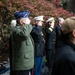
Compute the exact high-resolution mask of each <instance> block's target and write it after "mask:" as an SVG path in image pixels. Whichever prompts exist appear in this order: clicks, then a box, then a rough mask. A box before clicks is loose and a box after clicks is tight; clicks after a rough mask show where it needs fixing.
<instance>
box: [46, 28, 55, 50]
mask: <svg viewBox="0 0 75 75" xmlns="http://www.w3.org/2000/svg"><path fill="white" fill-rule="evenodd" d="M45 32H46V43H45V48H46V49H55V41H56V33H55V30H54V29H53V28H51V27H47V28H46V29H45Z"/></svg>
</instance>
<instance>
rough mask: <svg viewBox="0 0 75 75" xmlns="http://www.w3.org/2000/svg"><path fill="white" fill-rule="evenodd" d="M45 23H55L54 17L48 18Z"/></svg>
mask: <svg viewBox="0 0 75 75" xmlns="http://www.w3.org/2000/svg"><path fill="white" fill-rule="evenodd" d="M46 22H55V20H54V17H51V18H49V19H48V20H47V21H46Z"/></svg>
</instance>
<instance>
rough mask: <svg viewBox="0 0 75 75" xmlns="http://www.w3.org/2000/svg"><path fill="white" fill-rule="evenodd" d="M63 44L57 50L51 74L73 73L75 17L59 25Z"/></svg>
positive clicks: (74, 70) (63, 74)
mask: <svg viewBox="0 0 75 75" xmlns="http://www.w3.org/2000/svg"><path fill="white" fill-rule="evenodd" d="M61 31H62V35H63V36H62V37H63V41H64V45H63V46H62V47H61V48H60V49H58V50H57V52H56V55H55V62H54V65H53V70H52V75H75V17H69V18H67V19H65V20H64V22H63V23H62V25H61Z"/></svg>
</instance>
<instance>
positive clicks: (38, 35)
mask: <svg viewBox="0 0 75 75" xmlns="http://www.w3.org/2000/svg"><path fill="white" fill-rule="evenodd" d="M34 20H35V22H36V24H35V26H33V29H32V32H31V35H32V38H33V40H34V45H35V69H34V75H41V70H42V65H43V51H44V38H43V33H42V25H43V16H37V17H35V18H34Z"/></svg>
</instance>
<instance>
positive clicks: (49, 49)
mask: <svg viewBox="0 0 75 75" xmlns="http://www.w3.org/2000/svg"><path fill="white" fill-rule="evenodd" d="M29 15H30V12H29V11H27V10H25V11H19V12H16V13H14V16H15V18H16V19H15V20H13V21H12V22H11V28H12V30H11V34H10V67H11V71H10V74H11V75H41V70H42V66H43V56H44V54H45V55H46V60H47V63H46V65H47V67H48V68H49V71H50V73H49V74H50V75H63V74H64V73H62V72H63V68H65V67H66V68H68V67H70V66H63V65H64V63H67V61H66V60H67V59H66V57H65V56H64V57H63V55H62V53H63V52H60V51H63V50H65V49H66V48H63V46H64V44H65V42H64V40H65V37H63V36H65V35H64V34H67V33H68V32H69V31H70V32H72V33H70V34H68V36H69V38H70V42H71V40H72V39H73V41H75V36H74V35H75V25H74V24H75V23H74V20H75V18H74V17H72V18H69V19H67V20H64V19H63V18H62V17H60V18H58V25H56V26H55V18H54V17H50V18H49V19H48V20H47V21H46V25H45V29H44V32H45V33H43V31H42V30H43V22H45V20H44V16H43V15H40V16H39V15H38V16H36V17H34V18H33V19H34V22H35V23H34V25H33V24H32V25H31V20H30V19H29ZM69 21H72V22H71V23H70V24H69ZM66 25H67V26H66ZM71 25H72V27H71ZM68 28H69V29H68ZM70 28H71V29H70ZM44 35H45V38H44ZM69 38H68V41H69ZM71 43H72V44H74V45H73V47H74V46H75V42H71ZM61 48H62V49H61ZM67 48H68V47H67ZM59 50H60V51H59ZM68 50H69V51H70V49H67V51H68ZM74 50H75V49H74ZM44 52H45V53H44ZM58 52H60V53H59V54H58ZM72 52H73V51H72ZM64 53H66V54H65V55H67V54H69V53H67V52H66V50H65V51H64ZM73 53H74V52H73ZM60 54H61V55H62V57H63V58H65V60H64V61H63V62H64V63H63V64H62V63H61V62H62V60H63V59H62V60H61V56H60ZM73 56H74V55H73ZM71 57H72V55H71ZM69 58H70V57H69ZM57 59H60V60H61V62H58V61H60V60H57ZM56 60H57V61H56ZM70 60H71V59H70ZM70 60H69V61H70ZM71 62H72V61H71ZM60 63H61V64H60ZM72 63H74V59H73V62H72ZM59 65H60V67H59ZM65 65H66V64H65ZM61 66H62V67H63V68H62V67H61ZM61 68H62V69H61ZM69 69H71V68H69ZM58 70H59V71H58ZM61 70H62V72H61ZM71 70H74V69H71ZM60 72H61V73H62V74H61V73H60ZM64 72H65V73H66V74H64V75H67V74H68V75H71V72H72V71H70V70H69V72H70V74H69V72H68V73H67V70H66V69H65V71H64ZM74 72H75V71H73V73H72V75H74V74H75V73H74Z"/></svg>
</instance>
